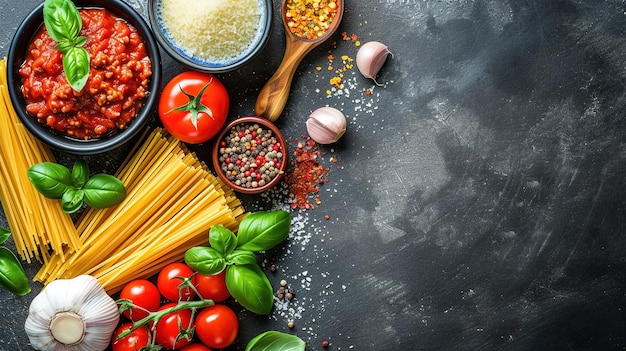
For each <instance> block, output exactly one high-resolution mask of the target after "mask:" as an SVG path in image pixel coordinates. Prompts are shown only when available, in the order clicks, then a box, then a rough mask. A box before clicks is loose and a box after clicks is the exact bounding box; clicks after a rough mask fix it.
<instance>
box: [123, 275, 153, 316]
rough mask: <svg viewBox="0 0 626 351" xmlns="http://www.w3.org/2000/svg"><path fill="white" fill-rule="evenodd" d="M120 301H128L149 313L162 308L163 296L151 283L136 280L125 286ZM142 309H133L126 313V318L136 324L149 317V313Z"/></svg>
mask: <svg viewBox="0 0 626 351" xmlns="http://www.w3.org/2000/svg"><path fill="white" fill-rule="evenodd" d="M120 299H127V300H130V301H132V302H133V304H134V305H137V306H138V307H141V308H143V309H145V310H147V311H150V312H154V311H156V310H158V309H159V307H160V306H161V294H160V293H159V289H158V288H157V287H156V285H154V284H153V283H152V282H151V281H148V280H145V279H136V280H133V281H131V282H129V283H128V284H126V285H124V288H122V291H121V292H120ZM141 308H137V307H133V308H131V309H130V310H125V311H124V316H126V318H128V319H130V320H132V321H134V322H136V321H138V320H140V319H143V318H145V317H147V316H148V312H147V311H145V310H142V309H141Z"/></svg>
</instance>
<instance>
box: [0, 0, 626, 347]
mask: <svg viewBox="0 0 626 351" xmlns="http://www.w3.org/2000/svg"><path fill="white" fill-rule="evenodd" d="M130 3H131V4H133V6H134V7H135V8H137V9H138V10H139V11H141V12H142V13H144V14H145V13H146V12H145V10H146V6H147V5H146V2H145V1H139V0H132V1H130ZM37 4H38V1H32V0H24V1H21V2H12V1H11V2H9V1H1V2H0V22H1V23H2V27H1V28H0V50H1V53H0V54H2V55H7V53H8V45H9V42H10V40H11V38H12V36H13V33H14V31H15V29H16V27H17V25H18V23H19V22H20V21H21V20H22V19H23V18H24V17H25V16H26V14H27V13H28V11H29V10H30V9H32V8H34V7H35V6H36V5H37ZM275 7H276V9H277V10H278V9H279V8H280V4H279V3H276V4H275ZM276 20H277V21H278V15H276ZM344 31H345V32H346V33H348V34H352V33H354V34H357V35H358V37H359V40H360V41H361V42H366V41H369V40H379V41H382V42H384V43H386V44H388V45H389V47H390V50H391V51H392V52H393V54H394V55H393V58H390V59H389V61H388V62H387V64H386V65H385V66H384V68H383V70H382V72H381V76H380V82H382V83H383V86H382V87H377V86H375V85H374V84H373V83H372V82H371V81H369V80H367V79H365V78H363V77H362V76H361V75H360V74H359V73H358V71H357V70H356V67H353V68H351V69H347V70H346V72H345V76H344V82H345V86H346V87H345V89H344V90H343V91H342V92H341V93H339V92H337V91H331V94H330V95H327V93H326V90H328V89H330V88H331V87H330V84H329V79H330V78H331V77H332V76H334V75H335V74H334V73H333V71H328V70H327V66H328V59H327V54H328V53H329V52H331V53H332V54H333V55H334V56H335V61H334V66H335V68H339V67H341V66H343V64H342V63H341V56H343V55H347V56H349V57H350V58H352V59H354V57H355V55H356V50H357V47H356V46H355V44H354V43H353V42H350V41H343V40H342V39H341V35H340V33H341V32H344ZM625 35H626V2H624V1H623V0H587V1H585V0H525V1H519V0H509V1H507V0H476V1H471V0H461V1H439V0H409V1H406V0H367V1H366V0H363V1H348V2H347V4H346V12H345V17H344V22H343V24H342V26H341V28H340V29H339V31H338V33H337V34H336V35H335V36H334V37H333V39H334V40H336V41H337V43H336V45H334V46H333V45H332V44H331V43H330V42H329V43H327V44H324V45H322V46H320V47H319V48H318V49H316V50H314V51H313V52H312V53H311V54H309V56H307V58H305V59H304V61H303V62H302V64H301V65H300V68H299V70H298V71H297V76H296V77H295V79H294V85H293V89H292V95H291V97H290V100H289V102H288V103H287V107H286V109H285V111H284V114H283V116H282V117H281V118H280V119H279V120H278V122H277V124H278V126H279V127H280V128H281V129H282V130H283V132H284V134H285V135H286V136H287V137H288V138H289V139H295V138H298V137H300V136H301V135H302V134H304V133H306V130H305V127H304V121H305V120H306V117H307V116H308V114H309V113H310V112H311V111H312V110H314V109H316V108H317V107H321V106H324V105H329V106H334V107H337V108H340V109H341V110H343V111H344V113H345V114H346V116H347V117H348V120H349V125H348V132H347V134H346V135H345V137H344V138H343V139H342V140H341V141H340V142H339V143H338V144H336V145H332V146H328V147H323V151H325V152H326V153H327V154H326V155H325V156H324V157H323V158H322V162H323V163H324V164H325V165H326V166H327V167H329V169H330V182H329V183H327V184H325V185H324V186H323V187H322V188H321V191H320V195H319V196H320V200H321V204H320V205H319V206H317V208H316V209H314V210H309V211H306V212H298V211H293V217H294V230H293V233H292V236H291V238H290V239H289V241H288V242H287V243H286V244H285V245H284V246H282V247H280V248H278V249H276V250H273V251H272V252H268V253H267V255H266V258H267V260H268V262H269V261H273V262H275V263H276V264H277V266H278V269H279V270H278V272H277V273H273V274H272V273H270V272H269V271H268V275H269V276H270V278H271V280H272V281H273V282H274V284H277V283H278V281H280V280H281V279H286V280H288V281H289V282H290V284H291V285H292V286H293V287H295V289H296V299H295V300H294V302H293V303H292V304H291V306H289V307H290V308H291V310H289V309H288V310H286V311H280V310H279V309H276V310H275V311H274V312H273V313H272V315H271V316H270V317H269V318H266V317H254V316H250V315H249V314H247V313H244V312H242V311H241V310H240V309H238V308H237V312H238V313H239V315H240V319H241V324H242V330H241V334H240V336H239V339H238V341H237V343H236V346H234V347H233V348H232V349H233V350H235V349H236V350H243V348H244V345H245V343H246V342H247V340H248V339H250V338H251V337H252V336H254V335H256V334H257V333H259V332H262V331H265V330H268V329H276V330H283V331H288V332H289V329H288V328H287V321H288V320H289V319H294V320H295V324H296V327H295V328H294V329H293V330H291V331H290V332H292V333H294V334H296V335H298V336H300V337H302V338H303V339H304V340H305V341H307V343H308V347H307V349H308V350H321V349H322V347H321V342H322V341H323V340H328V341H330V344H331V346H330V348H329V349H331V350H495V349H507V350H615V349H624V348H626V336H625V335H626V333H625V330H626V314H625V310H624V309H625V307H624V306H625V305H626V273H625V272H626V239H625V238H624V235H625V233H624V232H625V229H626V215H625V211H626V204H625V200H624V199H625V198H626V191H625V190H624V186H623V183H624V179H625V176H626V163H625V161H626V146H625V138H624V137H625V133H626V123H625V122H624V114H625V112H626V98H625V96H626V93H625V89H624V84H625V79H626V38H625ZM283 49H284V40H283V32H282V27H281V26H280V24H279V22H276V25H275V27H274V32H273V35H272V38H271V40H270V43H269V44H268V46H267V48H266V49H265V50H264V51H263V53H262V56H261V57H259V58H258V59H257V60H256V61H255V62H254V63H253V64H252V65H251V66H249V67H246V68H245V69H242V70H240V71H238V72H234V73H230V74H224V75H221V76H220V78H222V79H223V81H224V83H225V84H226V85H227V87H228V88H229V90H230V92H231V97H232V101H233V104H232V109H231V118H234V117H236V116H239V115H250V114H253V113H254V109H253V107H254V101H255V98H256V94H257V92H258V90H259V89H260V88H261V87H262V86H263V84H264V83H265V81H266V80H267V79H268V78H269V77H270V76H271V74H272V73H273V71H274V70H275V69H276V67H277V66H278V63H279V61H280V59H281V56H282V51H283ZM163 65H164V68H165V75H166V79H167V78H169V77H171V76H173V75H174V74H175V73H177V72H179V71H181V70H182V68H181V67H180V66H178V65H177V64H175V63H173V62H172V61H171V60H170V59H169V57H167V56H166V55H164V58H163ZM316 67H321V70H320V71H317V70H316ZM366 89H371V91H372V94H371V95H367V94H365V91H366ZM194 150H196V151H197V152H198V153H199V154H200V156H201V157H202V158H203V159H206V160H208V152H209V151H208V146H206V145H201V146H198V147H194ZM121 154H123V150H121V151H118V152H111V153H110V154H106V155H105V156H104V157H102V158H99V159H89V162H90V163H91V164H92V167H94V169H97V170H102V171H108V170H114V169H115V168H116V167H117V165H118V164H119V159H120V155H121ZM58 156H59V158H60V159H61V160H65V159H67V155H58ZM331 156H334V157H336V159H337V162H336V163H333V162H331V161H330V159H331ZM68 162H69V160H68ZM242 198H243V199H244V201H245V204H246V207H247V208H248V209H249V210H257V209H269V208H276V207H280V205H281V201H283V202H284V198H283V197H281V196H279V194H277V193H271V194H267V196H248V197H242ZM325 215H329V216H330V219H329V220H325V219H324V216H325ZM0 224H2V226H6V221H5V219H4V216H2V218H1V221H0ZM37 268H38V267H37V265H36V264H32V265H29V266H28V267H27V269H28V272H29V274H31V275H32V274H34V272H36V270H37ZM33 286H34V289H35V292H34V293H32V294H30V295H28V296H26V297H24V298H17V297H13V296H11V295H10V294H8V293H7V292H6V291H0V305H1V307H0V308H1V309H2V315H3V317H4V318H3V320H4V322H3V323H2V326H1V327H0V350H30V349H31V348H30V346H29V345H28V341H27V339H26V337H25V335H24V332H23V322H24V320H25V318H26V314H27V308H28V305H29V303H30V300H31V299H32V297H33V296H34V294H35V293H36V292H37V291H38V290H39V289H40V287H39V286H38V285H37V284H33ZM234 306H236V305H234Z"/></svg>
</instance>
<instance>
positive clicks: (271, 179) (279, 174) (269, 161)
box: [211, 116, 289, 194]
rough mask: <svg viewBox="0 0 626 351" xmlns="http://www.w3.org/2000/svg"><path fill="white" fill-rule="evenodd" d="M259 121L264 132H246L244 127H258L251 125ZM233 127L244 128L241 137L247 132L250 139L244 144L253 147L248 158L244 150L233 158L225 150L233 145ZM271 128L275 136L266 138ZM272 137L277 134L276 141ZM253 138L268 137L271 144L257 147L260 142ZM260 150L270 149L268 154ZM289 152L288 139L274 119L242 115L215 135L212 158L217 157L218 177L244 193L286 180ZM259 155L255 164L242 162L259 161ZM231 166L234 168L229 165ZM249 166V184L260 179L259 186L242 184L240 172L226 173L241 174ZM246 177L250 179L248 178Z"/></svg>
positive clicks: (215, 163)
mask: <svg viewBox="0 0 626 351" xmlns="http://www.w3.org/2000/svg"><path fill="white" fill-rule="evenodd" d="M255 125H256V126H257V127H258V128H259V129H260V130H261V133H258V134H257V133H256V132H255V134H254V135H253V134H252V133H250V134H246V133H245V132H243V130H246V129H248V130H251V129H255V128H251V129H249V127H250V126H255ZM233 130H236V131H241V133H242V134H239V137H241V136H244V135H245V136H246V138H247V139H246V140H245V141H243V142H241V143H240V144H242V143H243V144H246V146H245V148H246V149H248V150H250V149H249V147H250V148H252V150H251V151H250V154H249V155H246V156H245V157H247V158H248V161H247V162H246V161H244V160H243V158H244V156H243V154H244V152H243V151H239V152H234V153H235V154H238V155H240V157H232V158H230V157H229V156H228V155H227V156H224V155H225V154H226V153H224V151H225V149H226V148H232V145H233V144H232V143H231V142H229V139H228V136H229V135H230V134H231V132H232V131H233ZM268 131H271V135H272V137H271V138H265V135H267V134H266V133H267V132H268ZM235 134H237V133H235ZM272 138H275V141H276V144H271V143H270V141H272ZM251 139H253V140H263V141H267V143H268V144H270V145H269V146H268V145H266V146H263V147H262V148H261V146H259V148H258V149H257V151H253V149H254V148H255V147H256V145H257V143H256V141H254V142H253V141H252V140H251ZM274 145H276V146H274ZM260 151H266V152H267V154H266V157H264V156H263V153H262V154H261V155H260V156H259V155H258V153H260ZM288 152H289V151H288V149H287V142H286V140H285V138H284V137H283V134H282V133H281V132H280V130H279V129H278V128H277V127H276V126H275V125H274V124H273V123H272V122H270V121H269V120H267V119H265V118H262V117H257V116H248V117H240V118H238V119H236V120H234V121H232V122H230V123H229V124H228V125H227V126H226V127H225V128H224V129H223V130H222V131H221V132H220V134H219V135H218V136H217V138H216V139H215V144H214V145H213V151H212V155H211V158H212V160H213V167H214V168H215V172H216V173H217V175H218V177H219V178H220V179H221V180H222V181H224V183H226V185H228V186H229V187H230V188H232V189H233V190H235V191H237V192H240V193H243V194H258V193H262V192H264V191H266V190H268V189H270V188H272V187H273V186H275V185H276V184H278V183H279V182H280V181H281V180H282V178H283V177H284V175H285V172H286V170H287V162H288V160H287V154H288ZM226 158H229V160H226ZM259 158H260V159H261V160H260V161H259V162H258V163H256V165H253V166H251V168H244V167H243V166H242V165H241V163H244V162H245V163H247V164H252V163H255V161H258V159H259ZM238 160H239V161H242V162H241V163H240V162H238ZM245 163H244V164H245ZM277 163H279V164H277ZM229 164H230V165H229ZM229 166H230V167H231V168H232V169H231V168H229ZM224 168H226V169H224ZM245 170H249V171H250V172H251V175H250V176H249V177H250V178H251V179H252V180H251V181H250V180H248V184H251V182H252V181H257V185H256V186H250V185H248V186H246V185H242V184H240V183H237V179H239V180H240V181H241V180H242V179H241V177H240V176H233V175H232V174H231V175H230V176H227V175H226V172H232V173H234V174H239V175H241V174H243V173H245ZM265 171H267V173H265ZM255 174H260V176H259V177H258V178H255V177H254V176H255ZM264 174H270V175H271V176H270V175H268V176H263V175H264ZM261 179H262V180H263V183H259V181H260V180H261ZM243 181H244V182H246V180H245V179H244V180H243Z"/></svg>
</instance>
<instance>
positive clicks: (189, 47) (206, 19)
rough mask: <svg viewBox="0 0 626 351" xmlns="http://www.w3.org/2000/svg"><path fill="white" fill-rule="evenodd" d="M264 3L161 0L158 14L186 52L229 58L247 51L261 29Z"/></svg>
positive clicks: (203, 57)
mask: <svg viewBox="0 0 626 351" xmlns="http://www.w3.org/2000/svg"><path fill="white" fill-rule="evenodd" d="M262 6H264V5H262V4H261V2H260V1H259V0H236V1H233V0H211V1H189V0H162V1H161V8H160V13H158V15H159V17H161V21H162V23H163V26H164V28H165V31H166V34H167V35H169V36H170V38H171V39H172V40H173V41H174V42H175V43H176V44H177V45H178V46H179V47H180V49H181V50H182V51H183V52H184V53H185V54H187V55H189V56H191V57H194V58H197V59H200V60H204V61H208V62H229V61H232V60H233V59H236V58H237V57H240V56H242V55H243V54H245V53H246V51H248V49H250V46H251V43H253V42H254V41H256V39H257V37H258V35H259V34H260V33H261V32H262V27H263V26H261V25H260V21H262V20H264V19H263V18H262V16H263V13H264V12H263V11H261V10H262Z"/></svg>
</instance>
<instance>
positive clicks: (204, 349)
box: [180, 343, 212, 351]
mask: <svg viewBox="0 0 626 351" xmlns="http://www.w3.org/2000/svg"><path fill="white" fill-rule="evenodd" d="M180 351H212V350H211V349H210V348H209V347H208V346H206V345H204V344H198V343H195V344H189V345H187V346H185V347H183V348H182V349H180Z"/></svg>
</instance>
